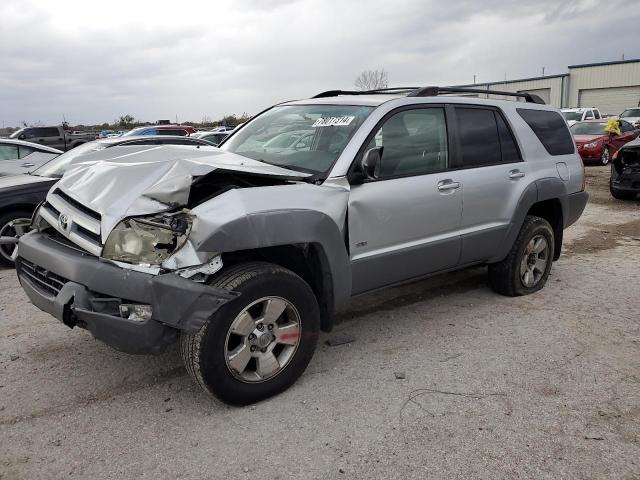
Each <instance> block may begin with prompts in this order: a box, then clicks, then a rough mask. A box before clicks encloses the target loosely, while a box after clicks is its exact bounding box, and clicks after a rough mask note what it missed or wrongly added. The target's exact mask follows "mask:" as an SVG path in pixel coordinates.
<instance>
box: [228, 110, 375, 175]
mask: <svg viewBox="0 0 640 480" xmlns="http://www.w3.org/2000/svg"><path fill="white" fill-rule="evenodd" d="M372 110H373V107H365V106H354V105H286V106H280V107H274V108H272V109H270V110H268V111H266V112H265V113H263V114H262V115H260V116H259V117H257V118H256V119H255V120H252V121H251V122H249V123H248V124H246V125H245V126H243V127H242V129H241V130H240V131H239V132H238V133H236V134H235V135H233V136H232V137H231V138H230V139H229V140H227V141H226V142H225V143H223V144H222V149H223V150H228V151H230V152H233V153H237V154H238V155H243V156H245V157H249V158H252V159H254V160H259V161H261V162H265V163H269V164H271V165H278V166H281V167H285V168H290V169H292V170H299V171H302V172H308V173H316V174H319V173H324V172H326V171H327V170H329V168H331V166H332V165H333V163H334V162H335V161H336V160H337V158H338V157H339V156H340V154H341V153H342V151H343V150H344V148H345V147H346V146H347V143H348V142H349V140H350V139H351V137H352V136H353V134H354V133H355V131H356V130H357V129H358V127H360V125H362V122H363V121H364V120H365V119H366V118H367V116H368V115H369V113H371V111H372Z"/></svg>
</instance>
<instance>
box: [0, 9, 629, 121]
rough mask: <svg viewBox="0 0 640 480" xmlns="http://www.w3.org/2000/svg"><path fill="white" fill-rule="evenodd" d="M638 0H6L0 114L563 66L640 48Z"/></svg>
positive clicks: (468, 77) (163, 106)
mask: <svg viewBox="0 0 640 480" xmlns="http://www.w3.org/2000/svg"><path fill="white" fill-rule="evenodd" d="M632 3H633V2H631V1H627V2H620V3H616V2H615V1H607V2H604V1H603V2H598V1H591V0H587V1H568V0H565V1H540V0H539V1H532V0H521V1H513V2H510V1H501V0H483V1H456V0H450V1H431V2H430V1H426V0H393V1H389V0H383V1H377V0H376V1H372V0H367V1H364V0H362V1H348V0H338V1H332V0H317V1H312V0H271V1H268V0H265V1H260V0H233V1H227V2H214V1H202V2H200V1H196V0H187V1H175V0H173V1H170V2H163V1H159V0H156V1H154V2H141V1H135V0H128V1H126V2H124V1H113V0H111V1H109V2H100V3H96V2H83V1H71V0H65V1H64V2H54V1H45V0H42V1H39V2H37V1H24V0H21V1H15V0H13V1H12V0H0V122H2V123H4V125H6V126H11V125H18V123H19V122H20V121H22V120H24V121H26V122H29V123H33V122H37V121H40V122H44V123H46V124H57V123H60V122H61V121H62V118H63V115H64V116H65V117H66V119H67V120H68V121H69V122H70V123H71V124H82V123H84V124H88V123H99V122H104V121H112V120H113V119H114V118H116V117H118V116H120V115H124V114H131V115H133V116H134V117H135V118H137V119H142V120H146V121H155V120H157V119H163V118H170V119H172V120H175V118H176V116H177V117H178V119H179V120H180V121H186V120H193V121H200V120H201V119H202V118H203V116H205V115H206V116H208V117H210V118H211V119H214V120H215V119H218V118H220V117H221V116H223V115H225V114H231V113H237V114H240V113H242V112H247V113H249V114H253V113H257V112H258V111H260V110H261V109H263V108H265V107H267V106H269V105H271V104H273V103H276V102H279V101H283V100H290V99H295V98H302V97H308V96H311V95H313V94H314V93H317V92H319V91H322V90H328V89H333V88H345V89H348V88H352V87H353V81H354V79H355V78H356V77H357V75H358V74H359V73H360V72H361V71H363V70H367V69H377V68H384V69H386V70H387V71H388V72H389V79H390V83H391V84H392V85H433V84H435V85H446V84H461V83H471V82H472V81H473V75H474V74H476V75H477V79H478V82H482V81H494V80H502V79H504V76H505V74H506V76H507V78H509V79H514V78H524V77H532V76H538V75H540V73H541V69H542V66H544V67H546V68H545V73H546V74H547V75H553V74H558V73H564V72H565V71H566V67H567V65H572V64H579V63H591V62H599V61H610V60H619V59H620V58H621V56H622V54H623V53H624V54H625V58H627V59H629V58H638V57H640V44H639V43H638V39H639V38H640V37H639V34H638V22H639V21H640V9H639V8H637V5H636V6H632ZM98 5H99V6H98Z"/></svg>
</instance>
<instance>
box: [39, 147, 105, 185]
mask: <svg viewBox="0 0 640 480" xmlns="http://www.w3.org/2000/svg"><path fill="white" fill-rule="evenodd" d="M103 148H105V147H104V145H103V144H102V143H99V142H88V143H83V144H82V145H79V146H77V147H76V148H74V149H72V150H69V151H68V152H65V153H63V154H62V155H60V156H58V157H56V158H54V159H53V160H51V161H50V162H47V163H45V164H44V165H42V166H41V167H40V168H36V169H35V170H34V171H33V172H32V174H33V175H38V176H40V177H51V178H60V177H62V175H64V172H65V171H66V170H67V168H69V165H70V164H71V162H72V161H73V160H74V159H75V158H77V157H79V156H80V155H84V154H85V153H89V152H95V151H98V150H102V149H103Z"/></svg>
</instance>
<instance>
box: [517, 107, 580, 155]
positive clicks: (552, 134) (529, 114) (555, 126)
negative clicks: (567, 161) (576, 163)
mask: <svg viewBox="0 0 640 480" xmlns="http://www.w3.org/2000/svg"><path fill="white" fill-rule="evenodd" d="M517 110H518V113H519V114H520V116H521V117H522V119H523V120H524V121H525V122H527V125H529V126H530V127H531V130H533V133H535V134H536V137H538V140H540V142H541V143H542V145H543V146H544V148H545V149H546V150H547V152H549V154H551V155H567V154H569V153H573V152H574V151H575V145H574V143H573V139H572V138H571V134H570V133H569V130H568V129H567V124H566V123H565V122H564V120H563V119H562V117H561V116H560V114H559V113H557V112H553V111H549V110H532V109H529V108H518V109H517Z"/></svg>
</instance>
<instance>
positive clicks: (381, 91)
mask: <svg viewBox="0 0 640 480" xmlns="http://www.w3.org/2000/svg"><path fill="white" fill-rule="evenodd" d="M403 93H404V94H406V95H407V96H408V97H437V96H438V95H440V94H447V93H483V94H487V95H502V96H507V97H519V98H524V99H525V101H526V102H527V103H538V104H540V105H544V104H545V103H544V100H542V98H540V97H539V96H538V95H535V94H533V93H524V92H523V93H518V92H504V91H501V90H487V89H477V88H467V87H394V88H378V89H375V90H327V91H326V92H321V93H318V94H317V95H314V96H313V97H311V98H326V97H337V96H339V95H385V94H391V95H393V94H403Z"/></svg>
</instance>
